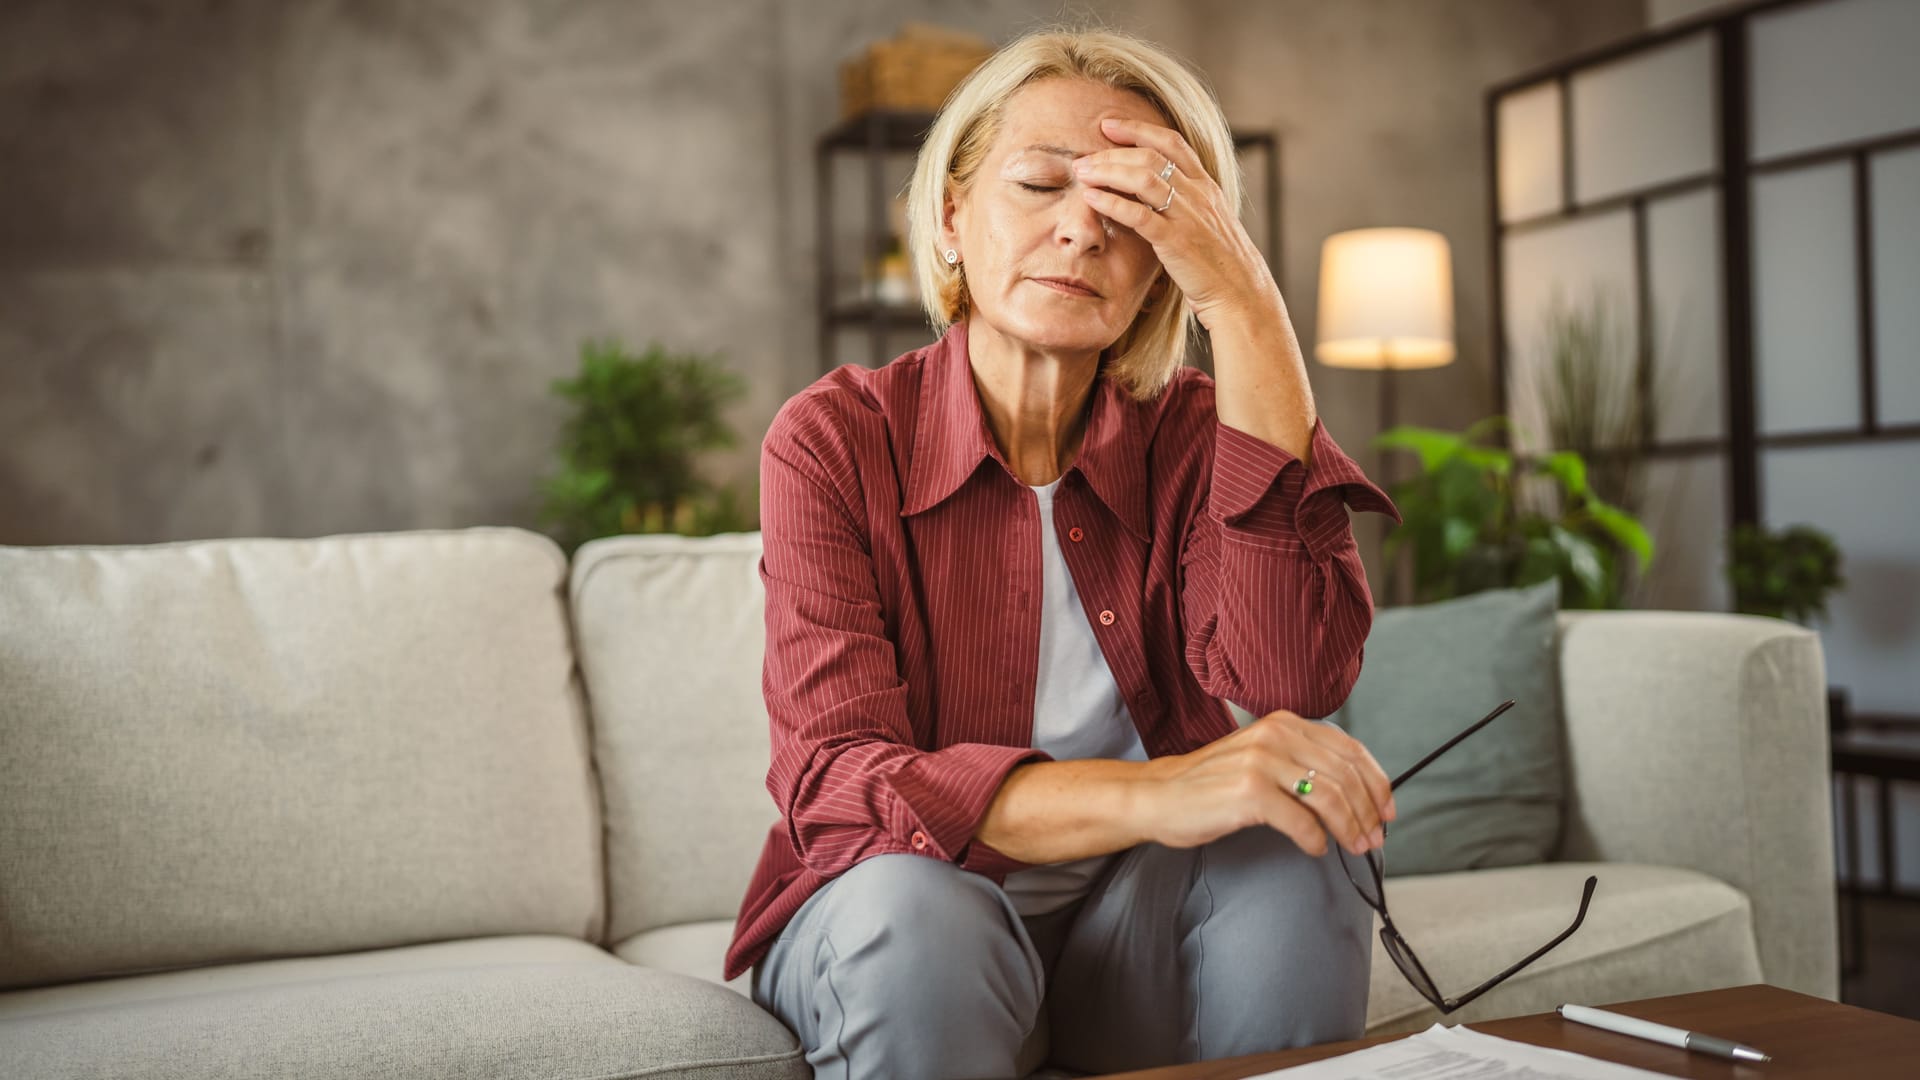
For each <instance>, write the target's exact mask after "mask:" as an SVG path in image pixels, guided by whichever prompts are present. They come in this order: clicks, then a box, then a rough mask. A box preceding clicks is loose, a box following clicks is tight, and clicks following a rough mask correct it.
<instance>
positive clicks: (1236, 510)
mask: <svg viewBox="0 0 1920 1080" xmlns="http://www.w3.org/2000/svg"><path fill="white" fill-rule="evenodd" d="M1311 445H1312V450H1311V451H1310V452H1309V455H1308V456H1309V459H1310V460H1311V461H1312V463H1313V464H1312V467H1311V468H1309V467H1308V466H1307V465H1305V464H1303V463H1302V462H1301V461H1300V459H1299V458H1297V457H1295V456H1294V455H1293V454H1291V453H1289V452H1288V451H1286V450H1282V449H1281V448H1279V447H1277V446H1275V445H1273V444H1272V443H1269V442H1267V441H1265V440H1264V439H1259V438H1256V437H1254V436H1252V435H1249V434H1247V433H1246V432H1244V431H1241V430H1240V429H1238V428H1233V427H1228V426H1227V425H1226V424H1223V423H1216V425H1215V432H1214V454H1213V480H1212V482H1213V488H1212V493H1211V496H1210V499H1209V502H1210V504H1211V508H1212V512H1213V513H1214V514H1217V515H1218V516H1219V517H1220V520H1221V523H1222V524H1223V525H1225V526H1227V531H1228V533H1229V534H1238V535H1237V539H1239V540H1240V541H1241V542H1245V543H1251V544H1255V545H1257V546H1260V547H1268V548H1272V549H1274V550H1277V551H1281V552H1286V553H1302V552H1304V553H1305V554H1306V555H1307V556H1308V557H1310V558H1313V559H1316V560H1318V559H1324V558H1327V557H1328V556H1330V555H1331V554H1332V553H1333V552H1334V551H1335V550H1336V549H1337V547H1338V546H1339V545H1340V543H1341V541H1342V539H1343V537H1346V538H1349V539H1350V537H1351V529H1350V526H1349V524H1348V521H1347V515H1346V511H1345V507H1347V506H1352V507H1353V508H1354V509H1355V510H1368V511H1373V512H1375V513H1381V514H1385V515H1387V516H1388V517H1390V518H1392V519H1393V521H1394V523H1395V524H1399V523H1400V510H1399V508H1397V507H1395V506H1394V505H1393V500H1392V499H1389V498H1388V497H1387V493H1386V492H1384V491H1382V490H1380V488H1379V487H1378V486H1376V485H1375V484H1374V482H1373V481H1371V480H1369V479H1367V475H1366V473H1364V472H1362V471H1361V469H1360V466H1359V465H1358V464H1356V463H1355V462H1354V460H1353V459H1352V458H1350V457H1348V456H1347V455H1346V453H1345V451H1343V450H1341V449H1340V446H1339V444H1337V443H1335V442H1334V441H1333V436H1332V435H1330V434H1328V433H1327V428H1326V425H1325V424H1324V423H1323V422H1322V421H1321V420H1320V418H1319V417H1315V418H1314V421H1313V433H1312V438H1311Z"/></svg>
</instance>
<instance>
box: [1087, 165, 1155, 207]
mask: <svg viewBox="0 0 1920 1080" xmlns="http://www.w3.org/2000/svg"><path fill="white" fill-rule="evenodd" d="M1085 160H1086V159H1084V158H1082V159H1081V162H1076V163H1075V164H1074V171H1075V172H1076V173H1078V174H1079V177H1080V182H1081V183H1083V184H1093V185H1097V186H1099V187H1103V188H1106V189H1107V190H1109V191H1118V192H1123V193H1125V194H1128V195H1131V196H1133V197H1134V198H1135V199H1137V200H1139V201H1140V202H1142V203H1145V204H1146V205H1147V207H1148V208H1149V209H1151V208H1153V207H1155V206H1159V205H1160V204H1161V203H1163V202H1165V201H1166V195H1167V186H1168V185H1169V184H1171V183H1173V181H1172V180H1170V179H1169V180H1162V179H1160V172H1159V170H1158V169H1149V168H1147V167H1146V166H1144V165H1121V164H1117V163H1113V164H1106V165H1086V164H1082V162H1084V161H1085ZM1173 175H1174V176H1179V175H1180V174H1179V173H1178V172H1176V173H1174V174H1173ZM1155 196H1158V198H1156V197H1155Z"/></svg>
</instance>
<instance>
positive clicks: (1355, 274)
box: [1313, 228, 1454, 602]
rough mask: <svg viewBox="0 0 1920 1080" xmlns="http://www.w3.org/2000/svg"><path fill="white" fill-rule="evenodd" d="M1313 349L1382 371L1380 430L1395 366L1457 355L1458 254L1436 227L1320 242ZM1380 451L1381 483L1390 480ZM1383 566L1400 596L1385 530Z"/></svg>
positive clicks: (1391, 421) (1333, 360)
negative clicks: (1455, 264)
mask: <svg viewBox="0 0 1920 1080" xmlns="http://www.w3.org/2000/svg"><path fill="white" fill-rule="evenodd" d="M1314 322H1315V325H1314V346H1313V355H1314V356H1315V358H1317V359H1318V360H1319V361H1320V362H1321V363H1323V364H1325V365H1327V366H1328V367H1341V368H1364V369H1368V370H1373V371H1378V372H1379V373H1380V430H1381V431H1386V430H1388V429H1390V428H1392V427H1393V426H1394V425H1395V424H1396V423H1398V422H1399V421H1398V420H1397V418H1396V417H1395V415H1394V402H1393V382H1394V380H1393V372H1395V371H1404V370H1409V369H1412V368H1432V367H1441V366H1443V365H1445V364H1450V363H1452V362H1453V356H1454V347H1453V258H1452V254H1451V252H1450V251H1449V249H1448V247H1447V238H1446V237H1444V236H1441V235H1440V234H1439V233H1437V232H1434V231H1433V230H1432V229H1403V228H1380V229H1353V230H1350V231H1348V232H1342V233H1335V234H1334V235H1332V236H1329V237H1327V239H1326V242H1325V243H1324V244H1322V245H1321V248H1320V309H1319V317H1318V318H1317V319H1316V320H1315V321H1314ZM1391 460H1392V459H1391V458H1389V457H1387V456H1385V455H1382V457H1381V461H1380V473H1379V476H1378V477H1376V480H1377V482H1378V483H1379V484H1380V486H1381V487H1386V486H1387V485H1388V484H1390V483H1392V480H1393V478H1392V475H1391V473H1392V470H1391V469H1390V467H1389V462H1390V461H1391ZM1380 569H1381V575H1382V580H1383V582H1384V583H1385V586H1386V588H1385V590H1384V591H1385V593H1386V595H1387V597H1388V599H1389V601H1390V602H1391V600H1392V599H1393V597H1394V584H1395V581H1394V579H1395V574H1394V567H1392V566H1391V565H1389V563H1388V562H1387V552H1386V533H1385V531H1384V530H1383V531H1382V533H1381V544H1380Z"/></svg>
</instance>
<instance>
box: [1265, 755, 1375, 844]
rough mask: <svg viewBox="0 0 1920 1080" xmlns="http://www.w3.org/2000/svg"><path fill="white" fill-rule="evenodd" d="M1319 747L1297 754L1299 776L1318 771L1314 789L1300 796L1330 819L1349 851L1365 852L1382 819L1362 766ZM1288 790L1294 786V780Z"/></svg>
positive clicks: (1329, 823)
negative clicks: (1363, 778)
mask: <svg viewBox="0 0 1920 1080" xmlns="http://www.w3.org/2000/svg"><path fill="white" fill-rule="evenodd" d="M1319 750H1320V748H1319V747H1312V748H1311V749H1308V750H1306V751H1305V752H1304V753H1299V754H1297V755H1296V756H1297V758H1298V759H1299V761H1300V764H1298V765H1296V766H1295V768H1296V770H1297V772H1296V773H1295V775H1296V777H1298V776H1304V775H1306V771H1307V769H1308V768H1312V769H1313V770H1314V772H1315V773H1316V775H1315V776H1314V778H1313V791H1311V792H1309V793H1308V794H1306V795H1299V796H1297V797H1298V798H1299V800H1300V801H1301V803H1303V804H1304V805H1306V806H1308V807H1311V808H1312V809H1313V810H1314V812H1315V813H1318V814H1319V815H1320V817H1321V818H1322V819H1323V820H1325V821H1326V823H1327V826H1328V827H1329V828H1330V829H1332V830H1333V834H1334V835H1335V836H1338V837H1339V838H1340V843H1341V844H1342V845H1343V846H1345V847H1346V849H1347V850H1348V851H1350V852H1352V853H1353V854H1355V855H1361V854H1365V851H1366V848H1367V847H1368V846H1370V845H1371V844H1372V842H1373V840H1372V838H1373V830H1374V829H1376V828H1378V827H1379V825H1380V821H1379V818H1378V817H1377V816H1376V815H1375V814H1374V812H1373V803H1372V800H1371V799H1369V798H1368V797H1367V793H1366V788H1365V787H1364V786H1363V785H1362V784H1361V782H1360V776H1359V770H1357V769H1355V768H1354V767H1353V763H1352V762H1350V761H1348V760H1347V759H1345V758H1343V757H1340V756H1339V755H1338V754H1332V753H1328V754H1325V755H1324V756H1322V755H1321V754H1320V753H1318V752H1317V751H1319ZM1287 790H1288V791H1290V792H1291V791H1293V790H1294V789H1293V788H1292V786H1291V782H1289V786H1288V787H1287Z"/></svg>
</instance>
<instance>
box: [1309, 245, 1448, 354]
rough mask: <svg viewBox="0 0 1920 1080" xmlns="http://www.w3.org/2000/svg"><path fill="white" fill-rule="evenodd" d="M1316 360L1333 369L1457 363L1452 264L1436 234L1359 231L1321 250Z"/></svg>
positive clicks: (1314, 350) (1315, 329)
mask: <svg viewBox="0 0 1920 1080" xmlns="http://www.w3.org/2000/svg"><path fill="white" fill-rule="evenodd" d="M1314 332H1315V343H1314V347H1313V354H1314V356H1316V357H1318V358H1319V360H1320V362H1321V363H1323V364H1326V365H1328V366H1330V367H1344V368H1394V369H1403V368H1430V367H1439V366H1441V365H1443V364H1448V363H1452V362H1453V352H1454V349H1453V258H1452V254H1451V253H1450V251H1449V249H1448V248H1447V238H1446V237H1444V236H1441V235H1440V234H1439V233H1437V232H1434V231H1433V230H1432V229H1399V228H1392V229H1354V230H1351V231H1349V232H1343V233H1335V234H1334V235H1332V236H1329V237H1327V240H1326V243H1325V244H1323V245H1322V246H1321V248H1320V317H1319V319H1318V320H1317V321H1316V325H1315V327H1314Z"/></svg>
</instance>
